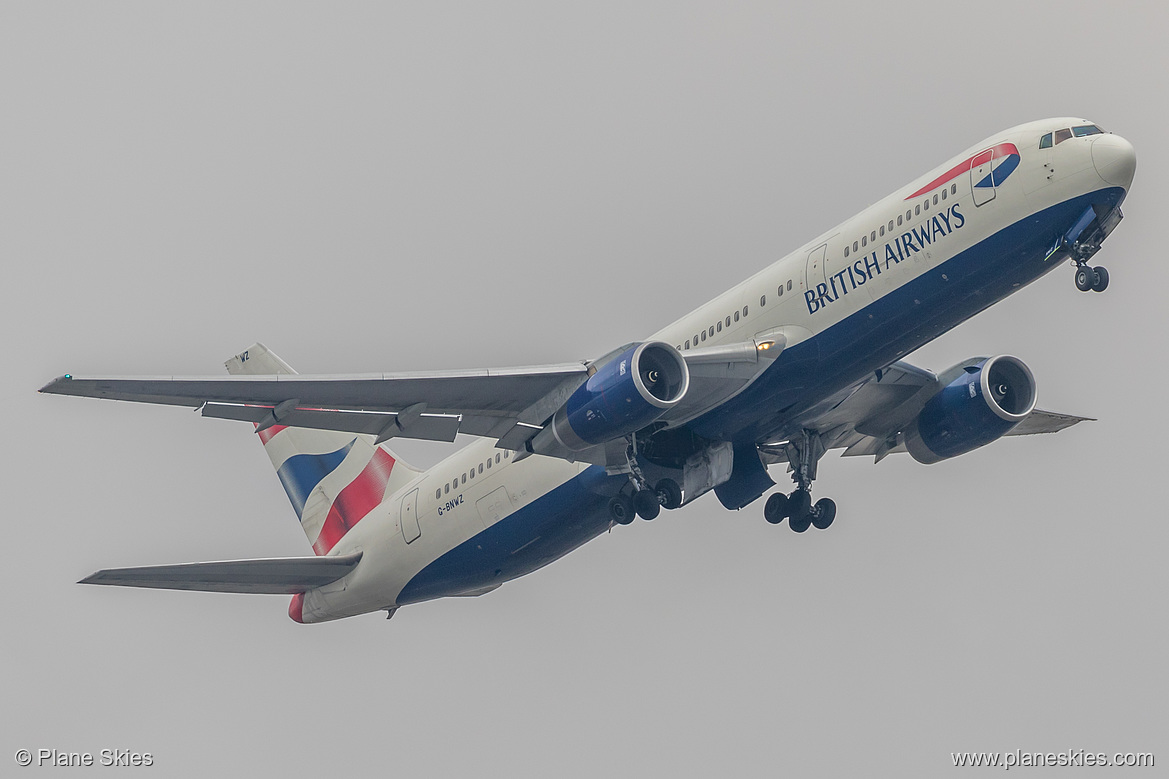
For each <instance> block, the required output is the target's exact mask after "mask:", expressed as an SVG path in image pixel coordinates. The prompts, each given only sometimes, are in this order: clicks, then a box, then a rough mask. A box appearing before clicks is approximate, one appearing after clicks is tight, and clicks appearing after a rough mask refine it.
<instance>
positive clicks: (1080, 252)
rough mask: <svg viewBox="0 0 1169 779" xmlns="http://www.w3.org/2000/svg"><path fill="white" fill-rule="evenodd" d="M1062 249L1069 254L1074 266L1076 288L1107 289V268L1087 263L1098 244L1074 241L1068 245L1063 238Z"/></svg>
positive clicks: (1097, 248) (1083, 290) (1096, 290)
mask: <svg viewBox="0 0 1169 779" xmlns="http://www.w3.org/2000/svg"><path fill="white" fill-rule="evenodd" d="M1064 249H1065V251H1067V252H1068V254H1070V255H1071V258H1072V264H1073V265H1075V266H1076V289H1078V290H1079V291H1080V292H1103V291H1104V290H1106V289H1108V269H1107V268H1104V267H1102V266H1100V265H1097V266H1096V267H1092V266H1091V265H1089V264H1088V261H1089V260H1091V259H1092V257H1094V256H1095V255H1096V252H1098V251H1100V244H1098V243H1092V242H1090V241H1076V242H1075V243H1074V244H1072V245H1070V246H1068V245H1067V241H1066V240H1065V241H1064Z"/></svg>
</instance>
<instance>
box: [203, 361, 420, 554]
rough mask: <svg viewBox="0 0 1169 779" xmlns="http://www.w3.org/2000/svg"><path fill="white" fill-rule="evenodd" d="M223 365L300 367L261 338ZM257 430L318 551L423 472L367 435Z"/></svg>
mask: <svg viewBox="0 0 1169 779" xmlns="http://www.w3.org/2000/svg"><path fill="white" fill-rule="evenodd" d="M224 365H225V366H226V367H227V372H228V373H230V374H232V375H233V376H234V375H272V374H295V373H296V371H294V370H293V369H292V368H291V367H290V366H289V365H288V363H286V362H284V360H281V359H280V358H279V357H277V356H276V355H275V354H274V353H273V352H271V351H270V350H269V349H268V347H266V346H264V345H263V344H258V343H257V344H253V345H252V346H250V347H248V348H247V349H246V350H245V351H243V352H241V353H240V354H237V355H236V356H235V357H232V358H231V359H230V360H228V361H227V362H226V363H224ZM257 435H258V436H259V437H260V441H261V442H262V443H263V444H264V449H265V450H266V451H267V452H268V458H269V459H270V460H271V461H272V467H273V468H275V469H276V475H277V476H278V477H280V483H281V484H283V485H284V491H285V492H286V493H288V500H289V501H291V503H292V508H293V509H294V510H295V511H296V515H297V516H298V517H300V525H301V528H303V530H304V534H305V535H306V536H307V537H308V540H309V543H310V544H312V546H313V551H314V552H316V553H317V554H318V555H323V554H328V552H329V550H331V549H332V548H333V547H334V546H335V545H336V544H337V542H338V541H340V540H341V538H342V537H343V536H344V535H345V534H346V533H347V532H348V531H349V529H350V528H351V527H353V526H354V525H356V524H357V523H358V522H360V521H361V519H362V518H363V517H365V516H366V515H367V514H369V512H370V511H372V510H373V509H374V508H375V507H377V506H378V504H380V503H381V502H382V500H383V499H384V498H385V496H386V495H389V494H391V493H393V492H395V491H397V490H398V489H400V488H401V487H403V486H405V485H406V484H407V483H409V482H410V481H412V480H413V479H414V478H415V477H416V476H417V475H418V474H419V473H420V471H419V470H417V469H416V468H412V467H410V466H409V465H407V464H406V463H404V462H402V461H401V460H399V459H398V458H397V456H395V455H394V454H393V453H392V452H391V451H390V450H389V449H387V448H386V447H385V446H384V445H377V444H375V443H374V437H373V436H369V435H358V434H356V433H341V432H335V431H331V430H310V429H307V428H300V427H283V426H281V425H274V426H272V427H269V428H265V429H264V430H258V431H257Z"/></svg>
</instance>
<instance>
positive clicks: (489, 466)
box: [487, 457, 491, 471]
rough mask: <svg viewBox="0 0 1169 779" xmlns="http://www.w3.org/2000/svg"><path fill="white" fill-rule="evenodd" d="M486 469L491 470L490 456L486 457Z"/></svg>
mask: <svg viewBox="0 0 1169 779" xmlns="http://www.w3.org/2000/svg"><path fill="white" fill-rule="evenodd" d="M487 470H489V471H490V470H491V458H490V457H489V458H487Z"/></svg>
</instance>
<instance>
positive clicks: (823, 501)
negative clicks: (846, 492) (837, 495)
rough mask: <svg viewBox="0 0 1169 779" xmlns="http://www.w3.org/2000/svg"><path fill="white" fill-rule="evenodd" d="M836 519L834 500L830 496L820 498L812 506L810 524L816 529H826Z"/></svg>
mask: <svg viewBox="0 0 1169 779" xmlns="http://www.w3.org/2000/svg"><path fill="white" fill-rule="evenodd" d="M834 519H836V501H834V500H832V498H820V500H818V501H816V505H815V506H814V507H813V508H812V525H813V526H814V527H815V528H816V529H817V530H827V529H828V528H829V526H830V525H831V524H832V520H834Z"/></svg>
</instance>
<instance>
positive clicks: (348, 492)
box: [313, 446, 394, 555]
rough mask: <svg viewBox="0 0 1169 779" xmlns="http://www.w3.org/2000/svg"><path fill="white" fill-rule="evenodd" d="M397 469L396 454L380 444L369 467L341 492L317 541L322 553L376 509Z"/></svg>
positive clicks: (316, 549) (325, 552)
mask: <svg viewBox="0 0 1169 779" xmlns="http://www.w3.org/2000/svg"><path fill="white" fill-rule="evenodd" d="M393 469H394V458H393V457H392V456H391V455H390V454H389V452H387V451H386V450H385V449H382V448H381V447H380V446H379V447H377V449H376V450H374V454H373V459H371V460H370V461H369V464H368V465H366V466H365V469H364V470H363V471H362V472H361V473H360V474H359V475H358V476H357V478H356V479H354V480H353V481H351V482H350V483H349V484H348V485H347V486H346V487H345V489H343V490H341V492H340V494H338V495H337V499H336V500H335V501H333V505H332V506H331V507H330V508H329V516H327V517H326V518H325V524H324V525H322V526H321V533H320V535H319V536H317V540H316V543H314V544H313V551H314V552H316V553H317V554H318V555H323V554H328V552H329V550H330V549H332V548H333V547H334V546H336V544H337V542H338V541H340V540H341V538H342V537H343V536H344V535H345V534H346V533H347V532H349V529H350V528H352V527H353V526H354V525H356V524H357V523H358V522H360V521H361V520H362V518H363V517H364V516H365V515H366V514H368V513H369V512H371V511H373V510H374V508H376V507H377V505H378V504H379V503H381V502H382V499H384V498H385V495H386V483H387V482H388V481H389V480H390V471H392V470H393Z"/></svg>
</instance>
